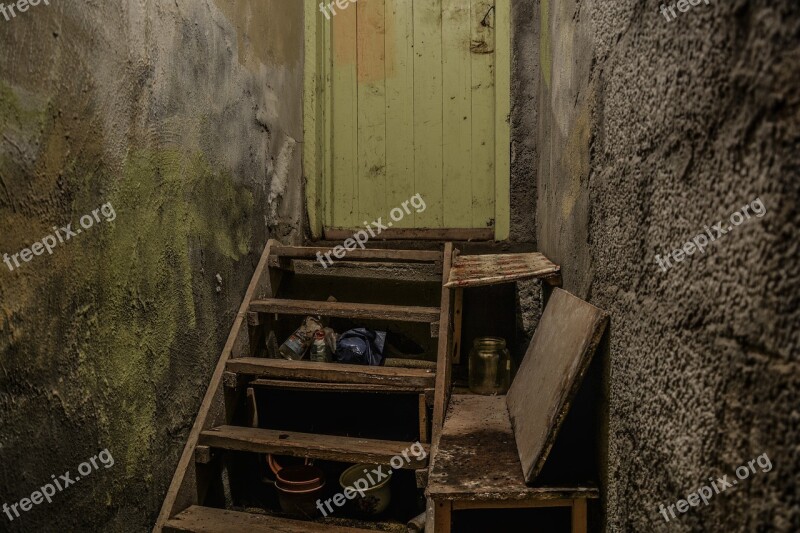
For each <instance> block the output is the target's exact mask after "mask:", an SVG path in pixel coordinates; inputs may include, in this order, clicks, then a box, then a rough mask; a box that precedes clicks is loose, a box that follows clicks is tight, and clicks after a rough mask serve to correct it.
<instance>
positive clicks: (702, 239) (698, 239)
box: [656, 198, 767, 272]
mask: <svg viewBox="0 0 800 533" xmlns="http://www.w3.org/2000/svg"><path fill="white" fill-rule="evenodd" d="M751 209H752V210H753V214H754V215H755V216H756V218H761V217H763V216H764V215H765V214H767V208H766V207H764V202H762V201H761V198H756V199H755V200H753V201H752V202H750V204H747V205H745V206H744V207H742V208H741V209H739V210H738V211H736V212H735V213H733V214H732V215H731V217H730V222H731V223H730V225H728V226H725V223H724V222H722V221H720V222H717V223H716V224H714V225H713V226H711V227H710V228H709V227H708V226H706V227H705V232H703V233H700V234H698V235H697V236H695V237H694V238H693V239H692V240H691V241H687V242H686V244H684V245H683V246H682V247H681V248H679V249H677V250H673V251H672V252H671V253H668V254H666V257H664V258H662V257H661V256H660V255H656V263H657V264H658V266H659V267H661V272H666V271H667V269H668V268H672V263H670V261H669V260H670V258H672V259H674V260H675V262H676V263H680V262H682V261H683V260H684V259H686V256H687V255H693V254H694V253H695V252H696V251H697V250H699V251H700V253H702V254H704V253H706V246H708V244H709V243H710V242H714V241H716V240H717V239H719V238H720V237H722V236H723V235H726V234H727V233H728V232H729V231H731V230H732V229H733V228H735V227H736V226H740V225H742V224H744V222H745V221H746V220H747V219H749V218H750V212H749V211H750V210H751ZM712 230H713V233H712ZM709 239H710V240H709Z"/></svg>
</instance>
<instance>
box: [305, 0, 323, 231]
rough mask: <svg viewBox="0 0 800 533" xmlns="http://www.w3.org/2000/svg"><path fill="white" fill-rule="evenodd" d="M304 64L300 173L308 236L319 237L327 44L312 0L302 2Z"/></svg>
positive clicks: (321, 207)
mask: <svg viewBox="0 0 800 533" xmlns="http://www.w3.org/2000/svg"><path fill="white" fill-rule="evenodd" d="M303 16H304V22H305V43H304V44H305V49H304V53H305V63H304V66H303V77H304V82H303V139H304V142H303V174H304V177H305V179H306V201H307V207H308V222H309V226H310V230H311V234H312V236H314V237H319V236H320V235H321V234H322V227H323V225H324V224H325V222H326V220H325V215H326V210H325V202H326V201H327V200H328V198H327V197H326V196H325V193H324V190H325V179H324V178H325V176H326V174H325V169H324V160H325V156H326V152H325V147H324V145H325V138H324V128H325V122H324V121H323V115H322V112H323V109H324V100H325V98H326V97H327V96H329V94H328V92H327V91H325V86H324V70H325V69H324V66H325V65H324V61H325V53H324V51H325V49H326V48H327V42H323V21H324V17H323V15H322V14H321V13H320V12H319V11H318V10H317V5H316V3H315V1H314V0H305V3H304V13H303Z"/></svg>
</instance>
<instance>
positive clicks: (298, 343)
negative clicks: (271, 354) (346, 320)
mask: <svg viewBox="0 0 800 533" xmlns="http://www.w3.org/2000/svg"><path fill="white" fill-rule="evenodd" d="M318 329H322V324H321V323H320V321H319V320H317V319H316V318H314V317H313V316H309V317H306V319H305V320H304V321H303V324H302V325H301V326H300V327H299V328H297V329H296V330H295V332H294V333H292V334H291V335H290V336H289V338H288V339H286V341H285V342H284V343H283V344H282V345H281V347H280V348H279V349H278V352H279V353H280V354H281V357H283V358H284V359H289V360H292V361H299V360H301V359H302V358H303V357H304V356H305V354H306V351H307V350H308V347H309V346H311V342H312V341H313V340H314V332H315V331H317V330H318Z"/></svg>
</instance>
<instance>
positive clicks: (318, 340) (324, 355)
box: [311, 329, 331, 363]
mask: <svg viewBox="0 0 800 533" xmlns="http://www.w3.org/2000/svg"><path fill="white" fill-rule="evenodd" d="M311 360H312V361H316V362H318V363H329V362H330V361H331V352H330V350H329V349H328V345H327V343H326V342H325V332H324V331H323V330H321V329H318V330H317V331H316V332H315V333H314V343H313V344H312V345H311Z"/></svg>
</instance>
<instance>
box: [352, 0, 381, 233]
mask: <svg viewBox="0 0 800 533" xmlns="http://www.w3.org/2000/svg"><path fill="white" fill-rule="evenodd" d="M356 6H357V9H358V16H357V19H358V20H357V26H358V32H357V35H358V37H357V46H358V190H357V191H356V193H357V195H358V207H359V208H358V212H359V217H360V218H359V219H358V221H356V222H360V221H363V220H366V221H367V222H371V221H372V220H375V219H377V218H378V217H383V218H384V220H385V219H386V61H385V55H386V54H385V46H386V38H385V36H386V29H385V17H384V8H385V0H360V1H359V2H358V3H357V4H355V5H352V4H351V6H350V7H349V8H348V9H354V8H355V7H356ZM357 225H358V226H360V225H361V224H357Z"/></svg>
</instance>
